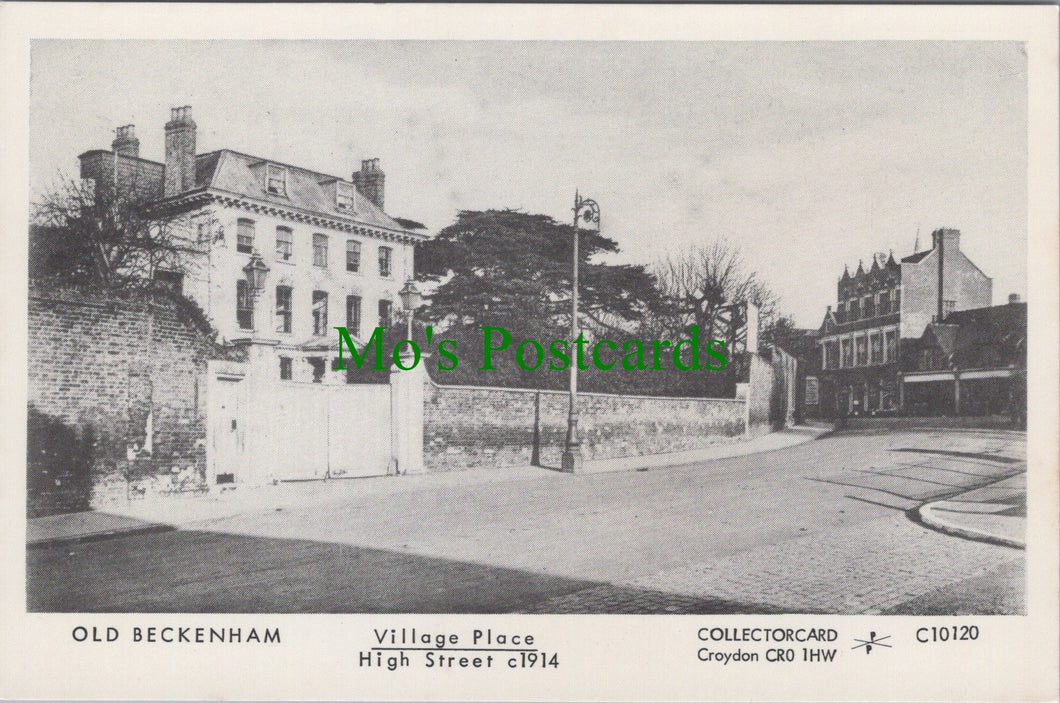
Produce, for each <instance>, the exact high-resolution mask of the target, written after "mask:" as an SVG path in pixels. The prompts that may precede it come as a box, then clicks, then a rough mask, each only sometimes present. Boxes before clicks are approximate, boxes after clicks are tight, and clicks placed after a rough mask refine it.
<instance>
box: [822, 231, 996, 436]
mask: <svg viewBox="0 0 1060 703" xmlns="http://www.w3.org/2000/svg"><path fill="white" fill-rule="evenodd" d="M960 236H961V235H960V232H959V231H958V230H955V229H939V230H936V231H935V232H933V233H932V248H931V249H928V250H926V251H919V252H916V253H914V254H912V255H911V256H907V257H905V258H903V259H901V261H897V260H895V258H894V256H893V254H891V255H886V254H876V255H875V256H873V258H872V263H871V265H870V266H869V267H868V268H867V269H866V268H865V266H864V264H863V263H860V262H859V264H858V268H857V271H855V273H854V274H853V275H851V273H850V272H849V270H844V272H843V275H842V277H841V278H840V279H839V282H838V285H837V300H836V306H835V309H834V310H833V309H832V306H828V310H827V312H826V313H825V317H824V321H823V322H822V324H821V328H820V336H819V337H818V340H817V344H818V348H819V350H820V356H819V359H820V378H819V384H818V381H817V380H814V381H813V384H814V385H815V386H817V387H818V392H817V393H815V394H813V395H814V396H815V398H814V399H817V400H818V406H817V408H815V409H814V408H808V410H811V411H813V410H816V413H817V414H819V415H822V416H825V417H835V416H837V415H875V414H881V413H884V414H885V413H890V412H896V411H899V410H901V409H902V408H903V406H904V398H903V392H904V387H903V383H902V370H903V365H902V363H901V359H902V357H903V347H913V346H919V342H920V339H921V337H922V336H923V334H924V331H925V329H926V328H927V327H928V326H929V325H931V324H932V323H936V322H941V321H943V320H945V319H947V317H948V316H950V315H951V314H952V313H954V312H957V311H961V310H971V309H976V308H983V307H987V306H989V305H990V302H991V295H992V284H991V279H990V278H989V277H988V276H986V274H984V273H983V272H982V271H981V270H980V269H979V268H978V267H977V266H976V265H975V264H974V263H972V261H971V260H970V259H969V258H968V257H967V256H965V255H964V253H963V252H962V251H961V248H960ZM808 397H809V396H808ZM808 405H809V403H808Z"/></svg>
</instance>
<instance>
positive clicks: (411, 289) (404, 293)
mask: <svg viewBox="0 0 1060 703" xmlns="http://www.w3.org/2000/svg"><path fill="white" fill-rule="evenodd" d="M398 295H400V296H401V307H403V308H405V324H406V325H407V327H406V331H405V339H409V340H411V339H412V317H413V316H414V315H415V314H416V308H418V307H419V306H420V305H422V304H423V295H422V294H420V290H419V288H417V287H416V282H415V281H413V280H412V278H411V277H409V278H408V279H406V280H405V287H404V288H402V289H401V290H400V291H398Z"/></svg>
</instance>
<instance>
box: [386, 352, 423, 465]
mask: <svg viewBox="0 0 1060 703" xmlns="http://www.w3.org/2000/svg"><path fill="white" fill-rule="evenodd" d="M409 361H411V359H409V360H405V359H403V360H402V362H403V363H407V362H409ZM426 373H427V372H426V371H425V370H424V364H423V362H421V363H419V364H416V366H415V367H414V368H412V369H409V370H408V371H406V370H404V369H400V368H398V367H397V366H396V365H395V366H393V367H391V369H390V451H391V464H392V465H393V467H394V473H396V474H420V473H423V471H424V469H423V385H424V383H425V382H426V378H425V375H426Z"/></svg>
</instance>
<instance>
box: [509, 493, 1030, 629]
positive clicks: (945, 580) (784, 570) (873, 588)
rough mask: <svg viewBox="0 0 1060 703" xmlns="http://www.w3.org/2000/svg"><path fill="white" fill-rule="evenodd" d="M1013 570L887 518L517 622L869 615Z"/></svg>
mask: <svg viewBox="0 0 1060 703" xmlns="http://www.w3.org/2000/svg"><path fill="white" fill-rule="evenodd" d="M1022 562H1023V553H1022V552H1019V551H1017V550H1012V549H1008V548H1005V547H998V546H994V545H989V544H984V543H980V542H971V541H967V540H960V539H956V538H953V537H949V536H946V535H941V534H939V533H937V532H934V531H932V530H928V529H926V528H924V527H922V526H920V525H918V524H916V523H914V522H912V521H911V520H909V519H908V518H906V517H905V516H903V515H902V514H900V513H896V514H894V515H893V516H890V517H888V518H885V519H880V520H876V521H873V522H871V523H868V524H863V525H862V526H861V529H860V530H859V531H858V533H856V534H851V533H849V532H848V533H844V534H836V535H824V536H815V537H813V538H810V537H805V538H796V539H791V540H786V541H784V542H781V543H779V544H775V545H769V546H765V547H761V548H756V549H749V550H746V551H743V552H740V553H738V554H734V555H732V556H729V557H726V558H723V559H718V560H715V561H711V562H708V563H704V564H697V565H694V566H689V567H686V568H681V569H673V570H670V571H665V572H662V573H658V574H654V575H651V576H645V577H641V578H638V579H633V580H631V581H629V582H627V583H623V584H616V585H614V586H600V587H594V588H589V589H585V590H583V591H579V592H577V593H573V594H568V595H565V596H560V597H556V598H552V599H549V600H547V601H544V602H541V603H538V604H536V605H535V606H534V607H533V608H531V609H528V610H526V611H524V612H550V613H579V612H595V613H599V612H675V613H678V612H680V613H687V612H698V613H724V612H744V613H746V612H755V613H777V612H785V613H835V614H876V613H880V612H881V611H884V610H887V609H890V608H894V607H895V606H898V605H900V604H902V603H905V602H907V601H910V600H912V599H914V598H916V597H918V596H921V595H922V594H925V593H928V592H931V591H933V590H936V589H940V588H943V587H946V586H949V585H951V584H954V583H956V582H960V581H962V580H964V579H966V578H968V577H969V576H974V575H978V574H983V573H985V572H988V571H991V570H995V569H998V568H999V567H1002V566H1012V567H1015V566H1019V565H1022ZM1011 607H1013V605H1012V604H1010V608H1011ZM1014 607H1015V608H1017V609H1020V610H1021V609H1022V603H1020V604H1015V606H1014Z"/></svg>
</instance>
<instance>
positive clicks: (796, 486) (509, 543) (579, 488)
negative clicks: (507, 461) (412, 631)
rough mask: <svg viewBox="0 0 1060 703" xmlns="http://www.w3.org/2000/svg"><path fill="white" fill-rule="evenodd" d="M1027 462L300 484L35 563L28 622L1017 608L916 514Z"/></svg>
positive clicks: (814, 464)
mask: <svg viewBox="0 0 1060 703" xmlns="http://www.w3.org/2000/svg"><path fill="white" fill-rule="evenodd" d="M1025 452H1026V449H1025V439H1024V437H1023V436H1022V435H1019V434H1014V433H1006V432H969V431H934V432H901V433H876V434H852V435H839V436H833V437H829V438H825V439H821V440H817V441H814V442H810V443H807V444H804V445H800V446H797V447H792V448H788V449H785V450H781V451H776V452H770V453H763V454H756V455H750V456H745V457H735V458H732V459H725V460H720V461H714V462H710V463H704V464H698V465H691V466H685V467H679V468H667V469H653V470H650V471H646V472H632V473H620V474H599V475H593V476H569V475H566V474H559V473H552V472H547V471H530V472H526V473H525V474H523V475H516V474H513V473H512V472H501V473H498V474H497V475H496V476H494V477H490V476H489V475H488V474H483V473H481V472H478V473H475V474H470V473H469V474H468V475H467V477H466V480H465V478H464V477H462V476H456V475H452V476H442V477H439V476H428V477H402V478H400V479H394V478H390V479H370V480H360V481H343V482H333V483H330V484H327V485H322V484H303V485H302V486H288V487H285V488H284V489H283V490H277V491H276V493H275V498H274V499H273V498H272V494H267V495H268V496H269V498H268V500H266V501H265V503H260V504H258V505H256V506H255V507H253V508H244V509H243V510H242V511H241V512H240V513H239V514H235V515H226V516H221V517H215V518H211V519H205V520H199V521H197V522H191V523H187V524H184V525H182V529H181V530H178V531H175V532H168V533H162V534H153V535H140V536H131V537H126V538H120V539H113V540H106V541H100V542H95V543H85V544H79V545H75V546H72V547H71V546H67V547H53V548H48V549H35V550H30V552H29V587H28V599H29V607H30V609H31V610H42V611H52V610H55V611H134V612H512V611H519V612H553V613H555V612H597V613H599V612H614V613H640V612H663V613H690V612H693V613H718V612H731V613H773V612H826V613H842V614H847V613H925V614H926V613H932V614H949V613H1022V612H1023V611H1024V587H1023V583H1024V575H1023V552H1022V551H1019V550H1014V549H1010V548H1007V547H1000V546H994V545H990V544H985V543H980V542H971V541H966V540H962V539H960V538H956V537H950V536H947V535H943V534H940V533H937V532H934V531H932V530H929V529H927V528H925V527H923V526H921V525H919V524H917V523H916V522H914V521H913V520H912V519H911V518H910V517H909V516H908V515H907V511H909V510H911V509H912V508H914V507H916V506H918V505H920V504H921V503H923V502H925V501H929V500H935V499H938V498H940V497H945V496H948V495H952V494H954V493H956V492H959V491H961V490H963V489H965V488H968V487H974V486H978V485H983V484H985V483H989V482H991V481H993V480H996V479H997V478H1000V477H1004V476H1008V475H1012V474H1014V473H1018V472H1020V471H1023V470H1025V461H1026V454H1025ZM229 512H231V511H229Z"/></svg>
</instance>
